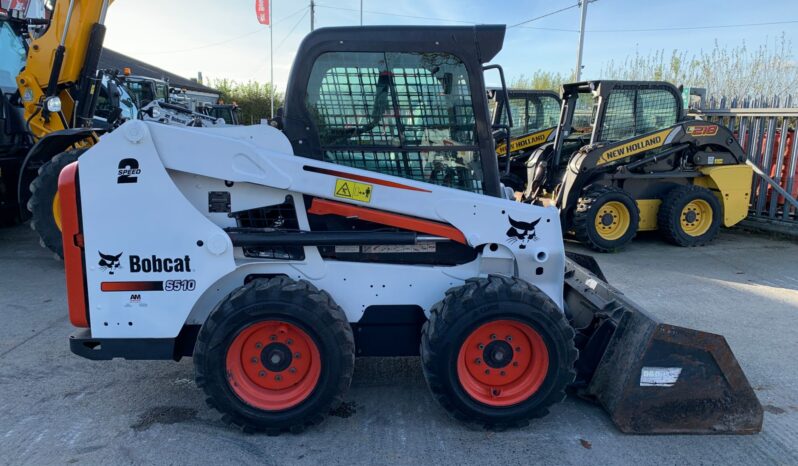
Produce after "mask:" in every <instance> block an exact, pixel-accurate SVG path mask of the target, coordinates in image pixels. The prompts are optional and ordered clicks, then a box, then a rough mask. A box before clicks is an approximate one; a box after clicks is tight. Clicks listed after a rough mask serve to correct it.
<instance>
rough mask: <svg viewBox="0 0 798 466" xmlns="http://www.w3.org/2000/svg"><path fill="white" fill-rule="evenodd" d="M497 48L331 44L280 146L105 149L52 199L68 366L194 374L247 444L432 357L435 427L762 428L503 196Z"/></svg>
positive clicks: (119, 142)
mask: <svg viewBox="0 0 798 466" xmlns="http://www.w3.org/2000/svg"><path fill="white" fill-rule="evenodd" d="M503 39H504V27H503V26H477V27H364V28H333V29H320V30H317V31H315V32H313V33H311V34H310V35H309V36H308V37H307V38H306V39H305V41H304V42H303V43H302V45H301V47H300V49H299V52H298V53H297V58H296V62H295V63H294V67H293V70H292V74H291V77H290V80H289V85H288V90H287V94H286V107H285V109H284V111H283V112H282V115H281V116H280V117H279V118H277V119H276V120H275V122H274V123H275V125H276V126H277V128H272V127H266V126H256V127H227V128H186V127H177V126H165V125H159V124H153V123H149V122H142V121H132V122H129V123H126V124H124V125H123V126H122V127H121V128H120V129H119V130H117V131H115V132H113V133H110V134H107V135H105V136H103V138H102V139H101V140H100V142H99V144H97V145H96V146H94V147H92V148H91V149H89V150H88V151H87V152H86V153H85V154H84V155H83V156H82V157H81V158H80V160H79V161H78V162H76V163H74V164H72V165H69V166H68V167H67V168H66V169H64V171H63V172H62V173H61V178H60V191H59V192H60V197H61V199H62V203H63V211H64V219H63V225H64V236H63V238H64V251H65V261H66V269H67V289H68V301H69V313H70V318H71V321H72V323H73V324H74V325H75V326H77V327H84V328H83V329H81V330H80V332H79V333H77V334H76V335H73V336H72V338H71V342H70V344H71V349H72V351H73V352H74V353H76V354H78V355H80V356H84V357H86V358H89V359H112V358H117V357H120V358H128V359H176V360H177V359H180V358H181V357H183V356H193V359H194V365H195V371H196V382H197V385H198V386H199V387H200V388H202V390H204V391H205V393H206V394H207V396H208V402H209V403H210V404H211V405H212V406H213V407H214V408H216V409H217V410H219V411H220V412H221V413H222V414H223V419H224V420H225V421H227V422H229V423H232V424H235V425H238V426H240V427H242V428H244V429H246V430H265V431H267V432H272V433H279V432H281V431H292V432H296V431H300V430H302V429H304V428H305V427H307V426H309V425H312V424H314V423H316V422H318V421H319V420H321V419H322V418H323V415H324V414H326V413H327V412H328V411H329V410H330V408H331V407H334V406H335V405H337V404H338V403H340V402H341V400H342V398H343V396H344V393H345V391H346V389H347V387H348V386H349V384H350V380H351V378H352V371H353V366H354V358H355V356H356V355H357V356H387V355H417V354H419V352H420V354H421V361H422V365H423V371H424V375H425V377H426V380H427V383H428V384H429V387H430V389H431V391H432V393H433V395H434V396H435V398H436V399H438V400H439V401H440V404H441V405H442V406H443V408H445V409H446V410H447V411H449V412H450V413H451V414H453V415H454V416H455V417H456V418H458V419H462V420H466V421H470V422H474V423H477V424H480V425H483V426H485V427H488V428H504V427H508V426H516V425H523V424H525V423H526V422H527V421H528V420H529V419H531V418H535V417H538V416H541V415H544V414H546V412H547V409H548V407H550V406H551V405H553V404H554V403H557V402H559V401H561V400H562V399H563V397H564V396H565V390H566V388H569V387H571V388H572V389H574V390H575V391H577V392H578V393H579V394H581V395H583V396H586V397H591V398H593V399H595V400H596V401H597V402H599V403H601V404H602V405H603V406H604V407H605V408H606V409H607V410H608V411H609V413H610V415H611V416H612V419H613V421H614V422H615V423H616V425H618V427H619V428H620V429H621V430H623V431H624V432H636V433H664V432H689V433H751V432H756V431H759V430H760V429H761V424H762V408H761V406H760V404H759V402H758V400H757V398H756V396H755V395H754V393H753V390H752V389H751V387H750V385H749V384H748V381H747V380H746V378H745V376H744V374H743V372H742V370H741V369H740V367H739V366H738V364H737V361H736V360H735V358H734V356H733V354H732V352H731V350H730V349H729V347H728V346H727V345H726V343H725V341H724V339H723V338H722V337H720V336H718V335H712V334H707V333H704V332H699V331H695V330H690V329H685V328H680V327H674V326H670V325H666V324H661V323H659V322H658V321H656V320H655V319H654V318H652V317H649V316H647V315H646V314H645V313H644V312H642V311H641V310H640V309H639V308H638V307H637V306H635V305H634V304H632V303H631V302H630V301H628V300H627V299H626V298H624V297H623V295H621V293H619V292H618V291H617V290H615V289H614V288H612V287H610V286H609V285H608V284H607V283H606V282H605V280H603V276H602V275H601V272H600V270H599V269H598V267H597V266H596V264H595V262H593V261H592V260H591V258H589V257H586V256H573V257H572V258H567V257H566V253H565V251H564V249H563V241H562V236H561V227H560V221H559V216H558V213H557V210H555V209H553V208H544V207H538V206H532V205H527V204H523V203H519V202H515V201H513V200H510V199H508V196H507V194H506V190H504V189H503V188H502V186H501V184H500V183H499V173H498V168H497V162H496V155H495V151H494V143H493V140H492V138H491V126H490V124H489V121H488V107H487V102H486V92H485V84H484V78H483V64H484V63H486V62H488V61H489V60H491V59H492V58H493V57H494V56H495V55H496V53H498V51H499V50H500V48H501V45H502V42H503ZM485 68H487V67H485ZM493 68H498V67H495V66H493ZM499 71H500V68H499ZM502 80H503V78H502ZM579 264H581V265H579ZM589 270H592V272H591V271H589Z"/></svg>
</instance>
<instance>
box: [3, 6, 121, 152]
mask: <svg viewBox="0 0 798 466" xmlns="http://www.w3.org/2000/svg"><path fill="white" fill-rule="evenodd" d="M112 1H113V0H103V1H94V0H58V1H57V2H56V5H55V9H54V10H53V13H52V17H51V20H50V25H49V27H48V28H47V30H46V31H45V32H44V33H43V34H42V35H41V36H39V37H36V38H34V39H33V40H32V41H31V44H30V48H29V50H28V58H27V60H26V63H25V68H24V69H23V70H22V72H20V74H19V75H18V76H17V86H18V87H19V92H20V96H21V97H22V102H23V105H24V107H25V113H24V115H25V120H26V121H27V122H28V125H29V129H30V131H31V133H32V134H33V136H34V138H36V139H39V138H41V137H43V136H46V135H47V134H50V133H52V132H54V131H59V130H63V129H66V128H71V127H81V126H89V125H90V124H91V118H92V115H93V113H94V106H95V105H96V94H95V88H96V86H95V84H97V82H96V81H97V79H98V78H97V64H98V62H99V59H100V53H101V51H102V44H103V40H104V38H105V26H104V25H103V23H104V21H105V15H106V12H107V10H108V6H109V5H110V4H111V3H112Z"/></svg>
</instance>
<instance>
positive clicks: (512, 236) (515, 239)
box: [507, 216, 540, 249]
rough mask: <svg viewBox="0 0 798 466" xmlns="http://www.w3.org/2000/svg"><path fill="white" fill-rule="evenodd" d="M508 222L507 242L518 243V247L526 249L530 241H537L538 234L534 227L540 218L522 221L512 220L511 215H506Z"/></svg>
mask: <svg viewBox="0 0 798 466" xmlns="http://www.w3.org/2000/svg"><path fill="white" fill-rule="evenodd" d="M507 220H508V221H509V222H510V228H509V229H508V230H507V242H508V243H509V244H515V243H519V242H520V243H519V244H518V249H526V245H527V244H528V243H529V242H530V241H537V239H538V235H537V233H535V227H536V226H537V224H538V223H540V219H537V220H535V221H533V222H522V221H519V220H514V219H513V218H512V217H509V216H508V217H507Z"/></svg>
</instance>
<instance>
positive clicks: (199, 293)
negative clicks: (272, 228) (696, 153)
mask: <svg viewBox="0 0 798 466" xmlns="http://www.w3.org/2000/svg"><path fill="white" fill-rule="evenodd" d="M286 147H289V148H290V145H288V143H287V140H286V139H285V137H284V136H283V135H282V134H281V133H280V132H278V131H277V130H274V129H273V128H270V127H263V126H261V127H250V128H238V129H236V131H217V130H212V129H203V128H179V127H170V126H163V125H157V124H150V123H142V122H136V121H134V122H128V123H126V124H125V125H123V126H122V127H120V128H119V129H118V130H117V131H115V132H113V133H110V134H108V135H106V136H104V137H103V138H102V140H101V141H100V143H99V144H97V145H96V146H94V147H93V148H92V149H90V150H89V151H88V152H86V153H85V154H84V155H83V156H82V158H81V176H82V177H83V179H88V180H91V181H90V182H87V183H84V184H83V185H82V186H81V198H82V201H83V203H84V209H83V219H84V229H85V244H86V249H85V250H86V263H87V282H88V288H89V302H90V303H91V310H90V315H91V322H92V336H93V337H95V338H108V337H112V338H173V337H175V336H176V335H177V334H178V332H179V331H180V329H181V328H182V326H183V325H184V324H185V323H186V322H187V321H188V322H189V323H195V324H201V323H202V322H203V321H204V318H205V317H206V316H207V314H208V313H209V312H210V311H211V309H212V308H213V306H214V305H216V304H217V303H218V302H219V301H220V300H221V299H222V298H223V297H224V296H225V295H226V294H227V293H229V292H230V291H231V290H233V289H234V288H236V287H238V286H241V285H242V284H243V283H244V280H245V279H246V278H247V276H250V275H267V276H268V275H275V274H282V275H287V276H290V277H291V278H295V279H305V280H308V281H311V282H312V283H314V284H315V285H316V286H317V287H319V288H322V289H324V290H326V291H328V292H329V293H330V294H331V295H332V296H333V298H334V299H335V300H336V302H337V303H338V304H339V305H341V307H342V308H343V309H344V311H345V312H346V313H347V316H348V318H349V320H350V321H353V322H354V321H357V320H359V319H360V317H361V316H362V315H363V312H364V310H365V309H366V308H368V307H369V306H375V305H379V306H389V305H405V306H410V305H415V306H419V307H421V308H422V309H424V310H428V309H429V308H430V306H431V305H432V304H434V303H435V302H437V301H439V300H440V299H442V298H443V296H444V293H445V291H446V290H447V289H448V288H450V287H452V286H457V285H459V284H462V283H463V282H464V281H465V280H467V279H468V278H472V277H475V276H484V275H487V274H488V273H503V274H506V275H515V276H519V277H522V278H523V279H525V280H528V281H530V282H531V283H533V284H535V285H537V286H538V287H539V288H541V289H542V290H543V291H544V292H545V293H547V294H548V295H549V296H550V297H551V298H552V300H553V301H554V302H555V303H557V304H558V305H559V306H560V307H562V286H563V284H562V274H563V273H564V263H563V257H564V252H563V244H562V239H561V233H560V224H559V219H558V214H557V211H556V209H553V208H542V207H537V206H531V205H526V204H521V203H517V202H513V201H509V200H504V199H499V198H494V197H489V196H483V195H477V194H473V193H468V192H465V191H459V190H455V189H450V188H444V187H440V186H436V185H431V184H427V183H419V182H414V181H411V180H406V179H402V178H396V177H390V176H384V175H380V174H378V173H374V172H367V171H363V170H356V169H351V168H348V167H341V166H338V165H333V164H329V163H325V162H320V161H316V160H310V159H307V158H302V157H296V156H294V155H292V154H290V153H285V152H283V150H284V149H285V148H286ZM342 181H343V182H345V183H349V182H356V183H359V184H360V185H365V186H367V187H368V190H369V193H368V196H365V197H363V198H362V199H363V200H356V199H352V198H349V199H345V198H342V197H341V196H336V194H337V193H338V191H340V185H341V182H342ZM361 187H362V186H361ZM218 190H221V191H227V192H228V193H229V194H230V205H231V208H232V209H233V211H235V210H236V209H252V208H256V207H262V206H268V205H275V204H277V203H282V202H284V200H285V199H286V198H287V197H288V196H290V199H293V202H294V203H295V207H296V212H297V220H298V222H299V227H300V229H303V230H307V229H309V224H308V221H307V216H306V213H305V208H306V206H305V205H304V197H305V196H311V197H314V198H320V199H329V200H334V201H335V202H337V203H345V204H348V205H352V206H362V207H366V208H369V209H374V210H378V211H383V212H386V213H391V214H398V215H406V216H409V217H414V218H418V219H424V220H430V221H434V222H439V223H443V224H447V225H450V226H451V227H452V228H453V229H454V230H457V231H459V232H461V233H462V238H464V240H465V241H466V242H467V243H468V245H470V246H472V247H475V248H479V250H480V251H481V254H480V255H479V256H478V257H477V259H476V260H475V261H473V262H470V263H467V264H463V265H460V266H452V267H436V266H421V265H394V264H364V263H355V262H345V261H332V260H323V259H322V258H321V256H320V255H319V252H318V249H317V248H315V247H305V257H304V259H303V260H293V261H290V260H279V259H252V258H248V257H245V256H244V255H243V253H242V251H241V249H240V248H233V246H232V242H231V241H230V238H229V236H228V235H227V234H226V233H225V232H224V230H223V229H222V228H223V227H227V226H231V223H230V221H231V219H230V218H229V217H227V216H226V214H223V213H221V214H220V213H217V212H209V205H208V202H207V200H208V192H209V191H218ZM189 315H190V316H191V317H189Z"/></svg>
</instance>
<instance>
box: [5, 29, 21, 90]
mask: <svg viewBox="0 0 798 466" xmlns="http://www.w3.org/2000/svg"><path fill="white" fill-rule="evenodd" d="M24 65H25V44H24V43H23V42H22V38H21V37H19V36H18V35H16V34H15V33H14V30H13V29H11V26H10V25H9V24H8V23H6V22H0V87H1V88H2V89H3V91H4V92H13V91H14V90H15V89H16V88H17V74H19V71H20V70H21V69H22V67H23V66H24Z"/></svg>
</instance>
